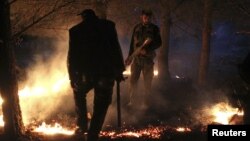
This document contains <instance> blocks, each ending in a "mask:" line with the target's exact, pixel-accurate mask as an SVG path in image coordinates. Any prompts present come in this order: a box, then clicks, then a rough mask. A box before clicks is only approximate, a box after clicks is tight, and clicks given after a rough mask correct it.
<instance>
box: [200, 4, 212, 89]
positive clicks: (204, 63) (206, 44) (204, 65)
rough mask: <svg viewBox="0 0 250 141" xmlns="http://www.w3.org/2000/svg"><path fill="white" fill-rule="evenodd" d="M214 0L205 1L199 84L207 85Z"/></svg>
mask: <svg viewBox="0 0 250 141" xmlns="http://www.w3.org/2000/svg"><path fill="white" fill-rule="evenodd" d="M212 1H213V0H205V1H204V17H203V30H202V48H201V55H200V65H199V74H198V84H199V85H205V83H206V77H207V72H208V65H209V56H210V38H211V18H212V8H213V7H212V4H213V2H212Z"/></svg>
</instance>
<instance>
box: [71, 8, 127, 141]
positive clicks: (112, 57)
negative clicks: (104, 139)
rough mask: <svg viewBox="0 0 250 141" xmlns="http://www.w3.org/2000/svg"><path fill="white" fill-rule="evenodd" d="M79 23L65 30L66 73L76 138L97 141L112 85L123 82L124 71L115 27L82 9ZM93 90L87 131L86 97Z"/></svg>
mask: <svg viewBox="0 0 250 141" xmlns="http://www.w3.org/2000/svg"><path fill="white" fill-rule="evenodd" d="M80 15H81V17H82V19H83V21H82V22H81V23H79V24H77V25H76V26H74V27H72V28H71V29H70V30H69V51H68V72H69V78H70V82H71V87H72V88H73V92H74V100H75V107H76V113H77V126H78V129H77V130H76V134H78V133H80V134H83V133H86V132H87V140H88V141H96V140H98V134H99V132H100V130H101V128H102V125H103V123H104V120H105V116H106V113H107V110H108V106H109V105H110V104H111V101H112V93H113V86H114V81H115V80H116V81H118V82H119V81H121V80H123V75H122V73H123V71H124V70H125V67H124V62H123V56H122V52H121V48H120V44H119V41H118V38H117V32H116V29H115V24H114V23H113V22H112V21H109V20H103V19H99V18H98V17H97V16H96V15H95V12H94V11H93V10H91V9H86V10H84V11H83V12H81V13H80ZM91 89H94V107H93V116H92V118H91V122H90V125H89V127H88V119H87V106H86V95H87V93H88V92H89V91H90V90H91Z"/></svg>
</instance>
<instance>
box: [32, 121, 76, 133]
mask: <svg viewBox="0 0 250 141" xmlns="http://www.w3.org/2000/svg"><path fill="white" fill-rule="evenodd" d="M33 132H37V133H42V134H45V135H55V134H63V135H73V134H74V130H69V129H66V128H63V127H62V126H61V125H60V124H59V123H55V124H54V125H50V124H46V123H45V122H43V123H42V125H40V126H39V127H37V128H35V129H34V130H33Z"/></svg>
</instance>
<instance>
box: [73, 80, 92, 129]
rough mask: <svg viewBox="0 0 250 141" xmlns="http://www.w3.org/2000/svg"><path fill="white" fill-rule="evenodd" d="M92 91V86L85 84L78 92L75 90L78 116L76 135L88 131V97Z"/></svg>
mask: <svg viewBox="0 0 250 141" xmlns="http://www.w3.org/2000/svg"><path fill="white" fill-rule="evenodd" d="M90 89H91V86H90V84H87V83H83V84H82V85H81V86H80V87H79V88H78V89H77V90H74V100H75V111H76V116H77V121H76V124H77V126H78V129H77V130H76V134H82V133H84V132H87V130H88V117H87V102H86V96H87V93H88V92H89V90H90Z"/></svg>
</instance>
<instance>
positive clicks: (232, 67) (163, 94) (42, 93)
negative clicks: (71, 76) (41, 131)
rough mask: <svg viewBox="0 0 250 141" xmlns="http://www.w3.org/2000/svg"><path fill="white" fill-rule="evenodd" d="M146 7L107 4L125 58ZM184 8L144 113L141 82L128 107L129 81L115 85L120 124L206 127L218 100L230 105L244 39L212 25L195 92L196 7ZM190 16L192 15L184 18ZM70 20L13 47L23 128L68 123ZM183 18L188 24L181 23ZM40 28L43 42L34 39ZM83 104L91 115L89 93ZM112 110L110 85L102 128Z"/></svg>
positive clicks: (227, 25) (223, 24) (226, 24)
mask: <svg viewBox="0 0 250 141" xmlns="http://www.w3.org/2000/svg"><path fill="white" fill-rule="evenodd" d="M120 2H121V3H123V4H124V5H125V6H124V5H123V4H122V6H119V5H121V4H117V3H120ZM147 2H148V3H150V2H151V1H147ZM148 3H146V4H147V5H150V6H152V9H153V10H154V11H155V14H154V19H153V22H154V23H156V24H157V25H158V26H159V27H160V28H161V26H162V25H161V20H162V19H161V16H162V15H161V13H160V12H161V11H160V10H159V9H160V8H159V7H156V6H159V5H157V4H155V2H153V3H154V5H153V4H152V5H151V4H148ZM146 4H145V3H143V4H142V3H135V2H133V3H132V2H131V3H127V2H125V1H115V2H113V3H111V4H110V7H109V10H108V17H109V18H110V19H111V20H113V21H114V22H115V23H116V28H117V31H118V37H119V41H120V43H121V47H122V51H123V56H124V58H126V57H127V55H128V50H129V44H130V39H131V35H132V30H133V26H134V25H135V24H136V23H138V21H139V14H140V10H141V9H142V7H143V6H142V5H146ZM190 5H192V4H190ZM190 5H189V3H184V7H182V8H181V10H179V11H176V13H174V14H172V25H171V33H170V36H171V37H170V48H169V60H168V63H169V71H170V74H171V78H172V80H169V81H160V80H159V79H160V78H159V77H158V76H155V77H154V80H153V92H152V94H151V96H152V97H151V101H150V102H151V103H150V105H148V109H142V108H141V99H142V98H143V93H144V88H143V85H142V84H143V82H142V81H143V78H142V77H141V78H140V81H139V88H138V93H137V94H136V95H135V97H134V98H135V101H136V102H135V103H134V105H133V106H132V107H128V106H127V103H128V98H129V95H128V87H129V84H128V83H129V78H128V79H127V80H126V81H125V82H121V102H122V109H121V111H122V122H123V124H125V125H144V124H145V125H148V124H151V123H162V122H166V123H169V124H192V125H195V124H200V123H207V122H208V121H207V119H206V118H207V117H208V116H210V115H209V112H208V109H209V108H211V106H213V105H214V104H216V103H218V102H228V101H230V98H229V97H230V96H229V95H230V94H232V91H233V90H235V89H236V88H237V85H235V83H237V82H240V83H242V81H241V80H240V78H239V76H238V74H237V67H236V65H237V64H238V63H240V62H241V61H242V60H243V58H244V57H245V55H246V54H247V52H248V51H249V45H250V44H249V40H248V39H249V35H248V36H245V35H242V34H236V33H237V29H236V27H235V26H234V23H233V22H232V21H215V22H214V23H213V31H212V40H211V43H212V44H211V57H210V67H209V76H210V77H209V84H210V85H209V86H208V87H213V89H212V90H200V89H198V88H197V87H196V85H195V82H196V79H197V72H198V64H199V55H200V48H201V29H200V28H199V27H200V25H201V20H200V19H201V16H200V15H201V12H200V11H199V10H200V9H199V8H194V9H192V8H190V7H189V6H190ZM196 6H197V5H196ZM187 9H189V10H187ZM79 11H80V10H79ZM117 11H119V12H117ZM193 13H194V14H193ZM74 14H75V13H74ZM192 14H193V15H194V16H190V15H192ZM180 15H182V16H183V15H184V16H183V17H184V18H183V19H182V20H180V19H181V18H180ZM71 16H72V15H71ZM72 17H74V18H73V19H75V20H74V22H72V21H71V22H69V23H67V24H68V26H66V27H67V28H66V29H62V30H63V31H58V30H61V29H56V28H55V29H45V27H46V26H43V28H37V29H36V30H38V31H37V32H35V33H32V32H31V31H30V32H28V33H29V34H30V35H31V36H30V37H28V38H27V39H24V41H23V42H22V43H21V46H20V47H18V48H17V50H19V52H18V51H17V58H18V60H17V61H18V63H19V65H20V68H21V69H20V74H22V75H23V76H21V77H20V83H19V95H20V104H21V108H22V113H23V118H24V122H25V124H26V125H27V124H29V123H30V122H31V121H33V120H35V121H44V120H50V119H53V118H58V116H60V115H66V116H69V117H70V120H72V121H74V117H75V113H74V101H73V94H72V89H71V88H70V85H69V80H68V74H67V68H66V67H67V66H66V57H67V51H68V33H67V32H68V31H67V30H68V28H69V27H70V26H69V25H73V24H74V23H77V22H78V21H79V17H77V16H75V15H74V16H72ZM72 17H71V18H72ZM194 17H195V18H194ZM196 17H197V18H196ZM188 18H190V19H191V20H187V19H188ZM65 19H67V18H64V20H65ZM183 20H184V22H183ZM185 20H186V21H185ZM199 20H200V21H199ZM48 21H49V20H48ZM197 21H198V22H197ZM41 30H43V32H42V33H43V34H45V33H46V35H44V36H45V37H47V36H48V38H44V36H43V35H39V34H40V33H41V32H40V31H41ZM37 35H39V36H38V37H37V38H42V39H41V41H37V40H36V39H34V38H32V37H33V36H37ZM58 38H59V39H58ZM163 40H164V38H163ZM25 48H29V49H27V50H29V51H30V54H25V53H27V52H24V53H23V54H21V53H20V52H21V51H20V50H25ZM157 53H158V52H157ZM159 61H162V60H159V59H158V58H156V59H155V63H156V65H155V69H157V67H158V62H159ZM22 69H23V70H24V71H22ZM238 84H239V83H238ZM88 100H89V102H88V107H89V111H90V112H92V105H93V104H92V101H93V91H90V93H89V95H88ZM116 110H117V109H116V87H114V94H113V102H112V104H111V106H110V109H109V111H108V114H107V118H106V121H105V125H112V126H116V124H117V111H116ZM105 127H106V126H105Z"/></svg>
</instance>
